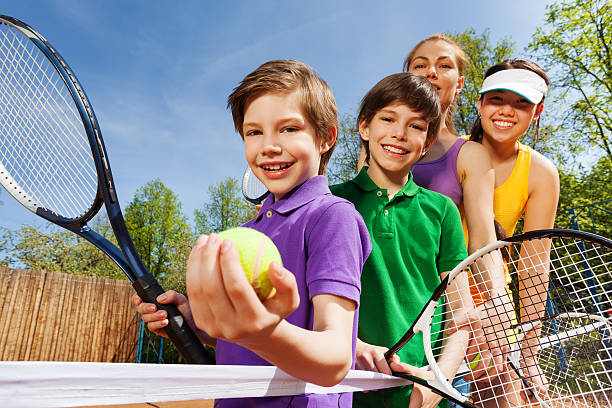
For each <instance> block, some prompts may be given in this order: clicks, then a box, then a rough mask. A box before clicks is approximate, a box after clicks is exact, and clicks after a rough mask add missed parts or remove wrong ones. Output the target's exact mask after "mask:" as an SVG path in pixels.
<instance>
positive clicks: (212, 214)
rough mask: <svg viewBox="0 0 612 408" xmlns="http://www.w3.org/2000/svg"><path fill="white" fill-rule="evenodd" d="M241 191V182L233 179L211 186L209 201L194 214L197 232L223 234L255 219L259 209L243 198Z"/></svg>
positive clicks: (228, 178) (209, 188) (226, 179)
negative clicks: (222, 232) (224, 231)
mask: <svg viewBox="0 0 612 408" xmlns="http://www.w3.org/2000/svg"><path fill="white" fill-rule="evenodd" d="M241 191H242V190H241V186H240V182H239V181H238V180H237V179H235V178H233V177H227V178H225V179H224V180H222V181H220V182H219V183H217V184H214V185H212V186H209V187H208V201H207V202H205V203H204V205H203V206H202V208H201V209H197V210H195V212H194V219H195V230H196V232H197V233H198V234H210V233H213V232H221V231H223V230H226V229H228V228H232V227H237V226H240V225H242V224H244V223H245V222H247V221H248V220H250V219H251V218H253V217H254V216H255V214H256V212H257V209H256V208H255V206H254V205H253V204H251V203H249V202H248V201H246V200H245V199H244V198H243V197H242V193H241Z"/></svg>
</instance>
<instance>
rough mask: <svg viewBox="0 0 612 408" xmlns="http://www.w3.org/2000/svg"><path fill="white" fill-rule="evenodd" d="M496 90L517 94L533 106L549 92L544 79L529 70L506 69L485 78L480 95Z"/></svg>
mask: <svg viewBox="0 0 612 408" xmlns="http://www.w3.org/2000/svg"><path fill="white" fill-rule="evenodd" d="M495 90H507V91H512V92H514V93H517V94H519V95H521V96H523V97H524V98H525V99H527V100H528V101H529V102H531V103H533V104H537V103H540V101H541V100H542V98H543V97H544V95H546V93H547V92H548V86H547V85H546V81H544V78H542V77H541V76H539V75H538V74H536V73H535V72H533V71H529V70H527V69H505V70H503V71H498V72H496V73H494V74H493V75H490V76H488V77H486V78H485V80H484V81H483V82H482V88H480V92H479V93H480V94H483V93H485V92H489V91H495Z"/></svg>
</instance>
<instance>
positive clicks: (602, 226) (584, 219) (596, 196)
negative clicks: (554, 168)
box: [557, 156, 612, 237]
mask: <svg viewBox="0 0 612 408" xmlns="http://www.w3.org/2000/svg"><path fill="white" fill-rule="evenodd" d="M559 177H560V181H561V197H560V200H559V211H558V215H557V226H558V227H562V228H575V227H576V226H577V227H579V228H580V229H582V230H585V231H591V232H596V233H598V234H600V235H603V236H605V237H612V224H610V215H611V214H612V191H611V190H610V187H609V186H610V184H612V160H610V159H608V157H607V156H603V157H601V159H600V160H599V162H598V163H597V164H596V165H595V166H593V167H592V168H591V169H590V171H585V172H583V173H569V172H564V171H560V174H559ZM572 217H575V219H572ZM572 221H575V224H573V225H572Z"/></svg>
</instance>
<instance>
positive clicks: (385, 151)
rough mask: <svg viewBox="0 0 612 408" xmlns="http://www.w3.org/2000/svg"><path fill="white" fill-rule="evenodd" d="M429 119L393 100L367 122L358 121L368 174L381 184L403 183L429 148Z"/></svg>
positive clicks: (400, 184)
mask: <svg viewBox="0 0 612 408" xmlns="http://www.w3.org/2000/svg"><path fill="white" fill-rule="evenodd" d="M427 127H428V122H427V121H426V120H425V119H424V118H423V116H422V114H420V113H417V112H414V111H413V110H412V109H410V108H409V107H408V106H407V105H406V104H404V103H401V102H396V103H392V104H390V105H387V106H385V107H384V108H382V109H380V110H378V111H377V112H376V114H375V115H374V117H373V118H372V119H371V120H370V122H369V123H366V122H362V123H360V124H359V133H360V134H361V138H362V139H363V140H365V141H366V142H367V143H368V147H369V151H370V160H369V167H368V175H369V176H370V178H371V179H372V180H373V181H374V182H375V183H376V184H377V185H378V186H379V187H382V188H388V187H389V185H390V184H392V185H395V186H403V185H404V184H406V181H407V180H408V174H409V172H410V169H411V168H412V166H413V165H414V163H416V162H417V160H419V158H420V157H421V156H422V155H423V154H424V153H425V152H426V151H427V149H429V146H430V145H431V142H432V141H433V138H432V139H429V140H428V139H427Z"/></svg>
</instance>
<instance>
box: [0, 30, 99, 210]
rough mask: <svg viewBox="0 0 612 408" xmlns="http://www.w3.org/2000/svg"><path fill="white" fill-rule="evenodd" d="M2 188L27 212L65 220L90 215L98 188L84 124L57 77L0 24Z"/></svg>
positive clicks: (30, 45)
mask: <svg viewBox="0 0 612 408" xmlns="http://www.w3.org/2000/svg"><path fill="white" fill-rule="evenodd" d="M0 182H2V184H3V185H4V186H5V187H6V188H7V190H8V191H9V193H11V194H12V195H13V196H15V198H16V199H17V200H19V201H20V202H22V204H24V205H25V206H26V207H28V208H29V209H30V210H32V211H36V208H37V207H42V208H45V209H47V210H49V211H52V212H54V213H55V214H57V215H59V216H62V217H64V218H69V219H73V218H79V217H81V216H82V215H83V214H84V213H85V212H87V210H89V208H90V207H91V206H92V204H93V202H94V199H95V196H96V191H97V186H98V181H97V175H96V171H95V165H94V163H93V159H92V157H91V150H90V147H89V142H88V139H87V135H86V133H85V130H84V126H83V123H82V121H81V118H80V115H79V112H78V110H77V108H76V106H75V103H74V102H73V100H72V97H71V96H70V93H69V92H68V89H67V88H66V86H65V84H64V82H63V80H62V78H61V76H60V75H59V74H58V73H57V71H56V70H55V68H54V67H53V65H52V64H51V62H49V60H48V59H47V58H46V57H45V55H44V54H43V53H42V52H41V51H40V50H39V48H38V47H36V46H35V44H34V43H33V42H32V41H31V40H30V39H29V38H28V37H27V36H26V35H24V34H23V33H22V32H21V31H19V30H17V29H16V28H14V27H13V26H11V25H9V24H2V23H0ZM9 183H10V184H9ZM24 197H28V198H30V199H32V200H33V201H34V202H33V203H32V202H23V201H24Z"/></svg>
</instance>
